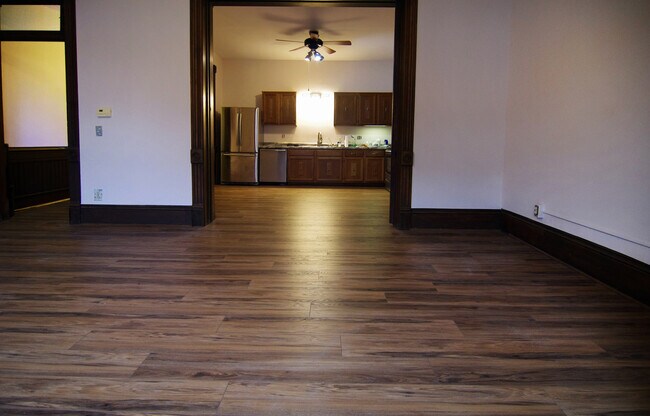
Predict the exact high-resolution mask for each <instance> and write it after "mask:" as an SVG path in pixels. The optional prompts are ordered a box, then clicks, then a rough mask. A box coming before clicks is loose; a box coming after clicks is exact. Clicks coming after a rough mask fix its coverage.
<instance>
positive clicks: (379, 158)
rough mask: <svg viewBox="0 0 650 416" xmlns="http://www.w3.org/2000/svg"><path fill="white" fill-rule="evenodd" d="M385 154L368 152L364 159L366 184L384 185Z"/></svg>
mask: <svg viewBox="0 0 650 416" xmlns="http://www.w3.org/2000/svg"><path fill="white" fill-rule="evenodd" d="M384 154H385V152H384V151H383V150H367V151H366V154H365V157H364V159H363V163H364V165H363V181H364V183H373V184H382V185H383V184H384Z"/></svg>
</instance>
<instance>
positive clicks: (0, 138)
mask: <svg viewBox="0 0 650 416" xmlns="http://www.w3.org/2000/svg"><path fill="white" fill-rule="evenodd" d="M0 56H2V43H0ZM8 151H9V150H8V146H7V145H6V144H5V127H4V107H3V104H2V68H0V221H2V220H5V219H7V218H9V216H10V211H9V190H8V189H7V152H8Z"/></svg>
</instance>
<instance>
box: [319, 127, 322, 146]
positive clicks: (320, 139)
mask: <svg viewBox="0 0 650 416" xmlns="http://www.w3.org/2000/svg"><path fill="white" fill-rule="evenodd" d="M322 144H323V135H322V134H321V132H320V131H319V132H318V145H319V146H321V145H322Z"/></svg>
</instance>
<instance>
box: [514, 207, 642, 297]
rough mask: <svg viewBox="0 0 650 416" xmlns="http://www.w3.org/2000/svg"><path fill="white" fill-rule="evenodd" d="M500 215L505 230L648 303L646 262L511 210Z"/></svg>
mask: <svg viewBox="0 0 650 416" xmlns="http://www.w3.org/2000/svg"><path fill="white" fill-rule="evenodd" d="M502 217H503V230H504V231H505V232H507V233H509V234H511V235H513V236H515V237H517V238H519V239H521V240H523V241H525V242H527V243H529V244H531V245H533V246H535V247H537V248H538V249H540V250H542V251H544V252H546V253H548V254H550V255H551V256H553V257H555V258H557V259H559V260H562V261H563V262H565V263H567V264H569V265H571V266H573V267H575V268H576V269H578V270H580V271H582V272H584V273H586V274H588V275H590V276H592V277H594V278H596V279H598V280H600V281H601V282H603V283H605V284H607V285H609V286H611V287H613V288H615V289H617V290H618V291H620V292H622V293H625V294H626V295H628V296H631V297H633V298H635V299H637V300H639V301H641V302H643V303H645V304H648V305H650V265H648V264H645V263H643V262H641V261H638V260H636V259H633V258H631V257H628V256H626V255H624V254H621V253H619V252H616V251H614V250H611V249H609V248H607V247H603V246H601V245H598V244H595V243H592V242H591V241H588V240H585V239H583V238H580V237H576V236H574V235H572V234H569V233H566V232H564V231H561V230H558V229H556V228H553V227H549V226H548V225H545V224H542V223H539V222H537V221H534V220H532V219H530V218H526V217H523V216H521V215H519V214H515V213H514V212H510V211H506V210H503V211H502Z"/></svg>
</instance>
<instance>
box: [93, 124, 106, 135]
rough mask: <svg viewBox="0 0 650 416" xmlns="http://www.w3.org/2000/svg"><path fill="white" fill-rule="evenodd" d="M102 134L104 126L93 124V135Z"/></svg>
mask: <svg viewBox="0 0 650 416" xmlns="http://www.w3.org/2000/svg"><path fill="white" fill-rule="evenodd" d="M103 135H104V128H103V127H102V126H95V136H97V137H102V136H103Z"/></svg>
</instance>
